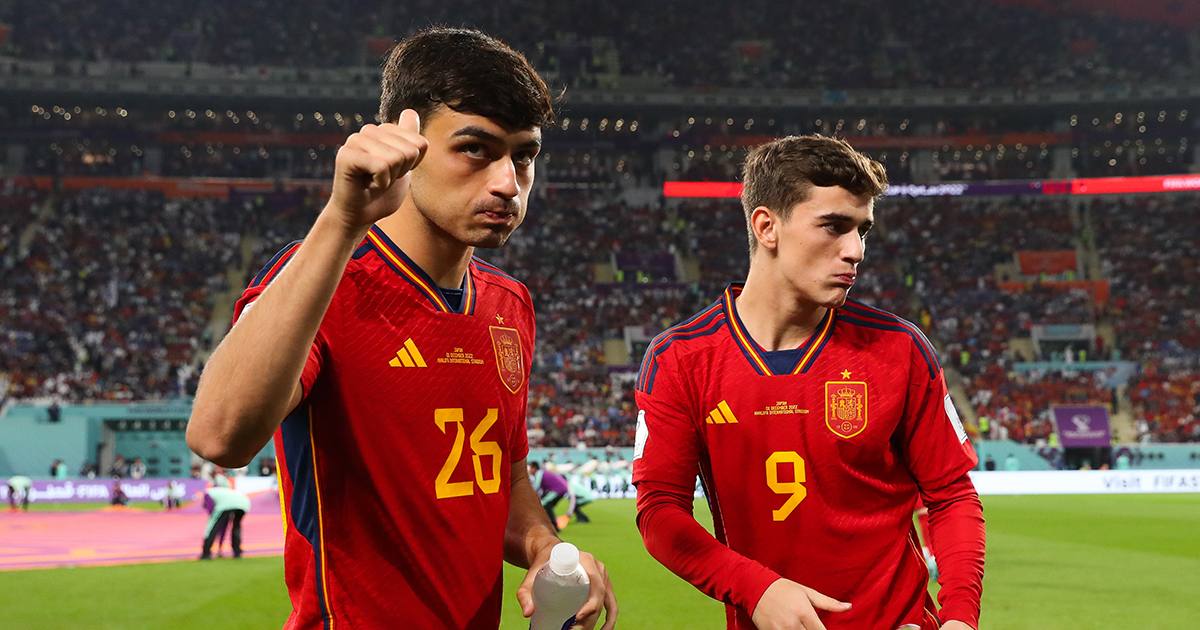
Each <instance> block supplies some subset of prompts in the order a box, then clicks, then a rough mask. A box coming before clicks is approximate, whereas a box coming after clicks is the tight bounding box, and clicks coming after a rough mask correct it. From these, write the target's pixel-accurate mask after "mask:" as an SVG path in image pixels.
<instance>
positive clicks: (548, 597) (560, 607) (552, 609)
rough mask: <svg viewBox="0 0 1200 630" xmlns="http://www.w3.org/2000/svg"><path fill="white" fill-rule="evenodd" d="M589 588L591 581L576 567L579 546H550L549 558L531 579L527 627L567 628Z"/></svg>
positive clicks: (585, 598)
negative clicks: (531, 600)
mask: <svg viewBox="0 0 1200 630" xmlns="http://www.w3.org/2000/svg"><path fill="white" fill-rule="evenodd" d="M590 591H591V581H590V580H589V579H588V576H587V572H586V571H584V570H583V567H581V566H579V549H577V548H576V547H575V545H572V544H571V543H566V542H564V543H558V544H557V545H554V549H551V550H550V561H549V562H547V563H546V564H544V565H542V568H541V569H538V572H537V576H536V577H535V578H533V616H532V617H530V618H529V630H569V628H571V627H572V626H574V625H575V613H577V612H579V609H580V608H582V607H583V604H584V602H586V601H587V599H588V593H589V592H590Z"/></svg>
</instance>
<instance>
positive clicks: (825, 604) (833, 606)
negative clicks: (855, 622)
mask: <svg viewBox="0 0 1200 630" xmlns="http://www.w3.org/2000/svg"><path fill="white" fill-rule="evenodd" d="M804 590H805V591H807V592H808V601H809V602H811V603H812V605H813V608H820V609H821V610H828V611H829V612H846V611H847V610H850V604H849V603H847V602H839V601H838V600H836V599H834V598H832V597H829V596H827V595H822V594H820V593H818V592H816V591H814V590H812V589H811V588H808V587H805V588H804Z"/></svg>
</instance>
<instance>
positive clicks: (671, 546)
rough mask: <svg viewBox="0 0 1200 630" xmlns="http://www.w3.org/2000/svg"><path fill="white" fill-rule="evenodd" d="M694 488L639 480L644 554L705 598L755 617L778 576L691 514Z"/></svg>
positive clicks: (639, 525) (638, 507)
mask: <svg viewBox="0 0 1200 630" xmlns="http://www.w3.org/2000/svg"><path fill="white" fill-rule="evenodd" d="M692 493H693V490H692V488H681V487H678V486H675V485H673V484H669V483H664V482H655V481H642V482H640V483H639V484H638V499H637V509H638V516H637V525H638V530H639V531H640V532H641V533H642V540H643V541H644V542H645V544H646V550H647V551H649V552H650V555H652V556H654V558H655V559H656V560H658V561H659V562H661V563H662V565H663V566H665V567H667V568H668V569H670V570H671V572H672V573H674V574H675V575H678V576H679V577H681V578H683V579H684V580H687V581H688V582H689V583H691V584H692V585H693V586H695V587H696V588H698V589H700V591H702V592H703V593H704V594H705V595H708V596H709V597H712V598H713V599H718V600H720V601H722V602H725V603H726V604H732V605H734V606H738V607H739V608H742V609H743V610H745V611H746V614H747V615H753V614H754V608H755V606H757V605H758V600H759V599H760V598H762V594H763V592H764V591H766V590H767V587H769V586H770V585H771V584H772V583H774V582H775V581H776V580H778V579H779V577H780V576H779V574H778V573H775V572H774V571H772V570H770V569H768V568H767V567H765V566H763V565H762V564H759V563H758V562H755V561H754V560H751V559H749V558H747V557H745V556H743V555H741V554H739V553H737V552H736V551H733V550H732V549H730V548H729V547H726V546H725V545H723V544H721V543H720V542H719V541H718V540H717V539H716V538H714V537H713V535H712V534H710V533H708V531H707V530H705V529H704V527H702V526H701V525H700V524H699V523H697V522H696V519H695V518H694V517H693V515H692Z"/></svg>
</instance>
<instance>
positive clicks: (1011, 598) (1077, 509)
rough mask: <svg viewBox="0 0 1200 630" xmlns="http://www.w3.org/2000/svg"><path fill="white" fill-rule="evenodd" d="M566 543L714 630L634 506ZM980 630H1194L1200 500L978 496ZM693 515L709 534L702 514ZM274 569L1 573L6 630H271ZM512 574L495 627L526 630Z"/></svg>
mask: <svg viewBox="0 0 1200 630" xmlns="http://www.w3.org/2000/svg"><path fill="white" fill-rule="evenodd" d="M588 513H589V515H591V516H592V518H593V522H592V523H590V524H587V525H579V524H572V525H571V526H570V527H568V528H567V529H566V530H564V532H563V537H564V539H566V540H569V541H571V542H574V543H576V544H578V545H579V546H580V547H581V548H583V549H585V550H589V551H594V552H595V553H596V554H597V555H598V556H599V557H600V558H601V560H603V561H604V562H605V563H606V564H607V565H608V567H609V570H610V572H611V574H612V575H613V580H614V582H615V583H616V589H617V595H618V597H619V600H620V606H621V614H620V624H619V625H620V627H625V628H651V627H652V628H663V629H666V628H689V629H691V628H701V629H703V628H721V627H722V626H723V618H724V616H723V612H722V610H721V605H720V604H719V603H717V602H714V601H712V600H709V599H708V598H707V597H705V596H703V595H701V594H700V593H699V592H698V591H696V590H695V589H694V588H692V587H691V586H690V585H688V584H686V583H684V582H683V581H682V580H680V579H678V578H676V577H675V576H674V575H671V574H670V573H669V572H668V571H666V570H665V569H663V568H662V566H661V565H659V564H658V563H657V562H655V561H654V560H653V559H652V558H650V557H649V555H647V554H646V552H645V549H644V548H643V547H642V545H641V540H640V538H639V537H638V535H637V529H636V527H635V526H634V523H633V502H632V501H627V500H622V501H599V502H597V503H594V504H592V505H591V506H589V507H588ZM984 515H985V517H986V518H987V519H988V554H987V576H986V578H985V580H984V601H983V619H982V623H981V629H982V630H1018V629H1019V630H1028V629H1029V628H1039V629H1051V630H1091V629H1097V630H1099V629H1109V628H1124V627H1131V628H1132V627H1136V628H1146V629H1157V628H1163V629H1168V628H1169V629H1172V630H1173V629H1175V628H1192V627H1196V624H1197V620H1198V619H1200V598H1197V597H1196V595H1195V591H1196V587H1197V585H1198V583H1200V578H1197V577H1196V576H1197V575H1200V537H1197V536H1196V532H1197V527H1198V526H1200V495H1125V496H1037V497H1032V496H1031V497H984ZM697 516H698V517H699V518H701V520H702V522H707V511H706V510H705V509H704V506H703V504H702V503H701V504H698V505H697ZM282 573H283V562H282V560H281V559H280V558H246V559H242V560H238V561H236V562H235V561H232V560H216V561H213V562H205V563H201V562H177V563H165V564H146V565H135V566H123V567H80V568H74V569H44V570H32V571H9V572H2V573H0V611H3V616H2V617H0V618H2V619H3V623H0V626H3V627H5V628H8V627H12V628H38V629H40V630H57V629H68V628H69V629H74V628H98V629H118V628H168V627H169V628H179V629H181V630H187V629H191V628H196V629H200V628H212V627H214V626H213V624H214V622H215V620H220V627H221V628H222V630H239V629H243V628H244V629H247V630H249V629H261V628H278V627H281V626H282V625H283V621H284V620H285V619H286V618H287V614H288V611H289V610H290V605H289V603H288V600H287V594H286V592H285V590H284V588H283V577H282ZM523 575H524V571H522V570H519V569H516V568H513V567H506V570H505V579H506V584H505V590H506V592H507V593H508V598H507V599H506V600H505V609H504V616H503V622H502V624H501V628H503V629H504V630H519V629H524V628H527V627H528V623H527V622H526V621H525V620H524V619H523V618H522V617H521V614H520V611H519V609H518V608H517V606H516V600H515V598H514V597H512V593H513V592H515V590H516V587H517V584H518V583H519V582H520V580H521V578H522V577H523Z"/></svg>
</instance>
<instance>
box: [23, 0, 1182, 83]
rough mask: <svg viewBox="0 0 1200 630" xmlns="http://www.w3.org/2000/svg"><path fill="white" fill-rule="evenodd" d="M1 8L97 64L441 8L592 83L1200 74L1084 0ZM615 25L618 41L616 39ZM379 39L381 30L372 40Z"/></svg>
mask: <svg viewBox="0 0 1200 630" xmlns="http://www.w3.org/2000/svg"><path fill="white" fill-rule="evenodd" d="M285 9H286V10H285ZM264 16H270V18H271V19H269V20H264V19H263V17H264ZM0 21H3V22H7V23H8V24H11V26H12V31H11V33H10V34H9V35H8V37H7V39H6V40H5V41H4V42H3V44H2V46H3V48H0V50H2V51H3V53H4V54H5V55H7V56H9V57H11V58H13V59H17V60H50V61H60V62H62V61H69V60H87V61H90V62H94V63H95V65H97V66H103V65H104V64H105V63H106V62H111V61H123V62H143V63H144V62H155V61H177V62H204V63H209V64H215V65H221V66H232V67H246V66H286V67H293V68H323V67H346V66H361V65H364V64H371V65H374V64H375V63H376V59H377V57H378V55H379V54H381V53H382V52H383V50H386V48H387V43H388V42H390V41H391V40H392V38H393V37H398V36H402V35H404V34H406V33H408V32H410V31H411V30H412V29H413V28H415V27H419V26H422V25H425V24H430V23H435V24H437V23H443V24H455V25H469V26H475V27H479V28H482V29H484V30H485V31H487V32H489V33H494V34H496V35H498V36H500V37H501V38H503V39H505V40H506V41H508V42H509V43H510V44H512V45H514V46H515V47H516V48H518V49H519V50H523V51H526V52H527V54H529V55H530V56H531V58H532V60H533V61H534V63H535V65H537V66H538V67H539V68H540V69H542V70H544V71H549V72H551V73H553V74H554V75H555V76H557V78H558V80H559V81H560V82H562V83H569V84H576V85H584V86H588V85H596V84H598V83H599V82H601V81H603V80H604V79H605V77H611V76H613V75H620V76H623V77H628V78H638V79H642V80H650V81H652V82H653V83H654V84H657V85H664V84H666V85H673V86H679V87H738V88H745V87H772V88H778V87H786V88H817V89H835V90H841V89H859V88H875V89H877V88H880V87H951V88H968V89H972V88H983V87H1002V88H1009V89H1013V90H1018V91H1021V90H1028V89H1031V88H1036V87H1041V86H1086V87H1092V86H1112V85H1120V84H1128V83H1132V82H1146V81H1178V80H1180V79H1185V78H1189V77H1194V70H1193V69H1192V64H1190V63H1189V62H1190V51H1189V46H1188V33H1187V32H1186V31H1185V30H1184V29H1182V28H1177V27H1171V26H1166V25H1162V24H1157V23H1152V22H1146V21H1136V20H1127V19H1122V18H1120V17H1118V16H1113V15H1103V14H1095V13H1087V12H1082V11H1080V12H1066V11H1059V12H1055V13H1050V12H1047V11H1044V10H1038V9H1034V8H1028V7H1020V6H1014V5H1002V4H999V3H991V2H970V3H962V2H954V1H953V0H897V1H893V2H888V3H879V2H876V1H872V0H850V1H846V2H837V3H824V4H816V5H814V4H808V3H806V4H794V5H786V6H777V5H774V4H769V3H766V2H763V0H757V1H756V2H752V3H750V4H746V3H739V4H719V3H718V4H696V3H690V2H682V1H680V0H672V1H669V2H657V3H638V2H633V1H631V0H616V1H613V2H607V3H603V4H595V5H589V6H588V7H587V8H586V9H582V10H581V9H579V8H578V7H574V6H569V5H563V4H561V3H553V2H545V1H543V0H521V1H520V2H515V3H509V4H507V5H505V7H504V10H503V11H497V10H496V7H495V5H494V4H493V3H488V2H482V1H480V0H451V1H448V2H438V3H434V2H417V3H409V4H395V3H388V2H381V1H379V0H370V1H368V2H365V3H362V4H361V5H360V6H357V7H356V10H355V11H344V10H340V8H337V7H335V6H333V5H329V4H327V3H320V2H312V1H302V2H292V3H287V4H286V5H285V4H283V3H281V2H279V0H249V1H242V2H228V1H219V2H207V3H203V4H194V3H192V4H189V3H184V2H178V1H172V2H161V3H155V4H153V5H145V4H144V3H137V2H133V1H132V0H114V1H113V2H108V3H105V4H104V5H102V6H101V5H87V4H80V3H75V2H68V1H66V0H47V1H45V2H33V1H32V0H18V1H15V2H10V3H6V5H5V7H4V10H3V12H0ZM830 24H836V25H839V26H838V28H830V27H829V25H830ZM618 34H619V36H620V38H621V42H622V44H621V46H620V48H619V49H618V48H617V46H616V45H615V44H614V42H613V39H614V37H616V36H618ZM370 40H375V41H378V42H381V44H382V45H381V46H379V47H375V46H372V45H371V44H372V42H371V41H370ZM1000 42H1004V45H998V44H999V43H1000ZM61 67H62V68H63V69H64V70H65V66H61ZM298 78H303V73H300V74H299V75H298Z"/></svg>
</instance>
